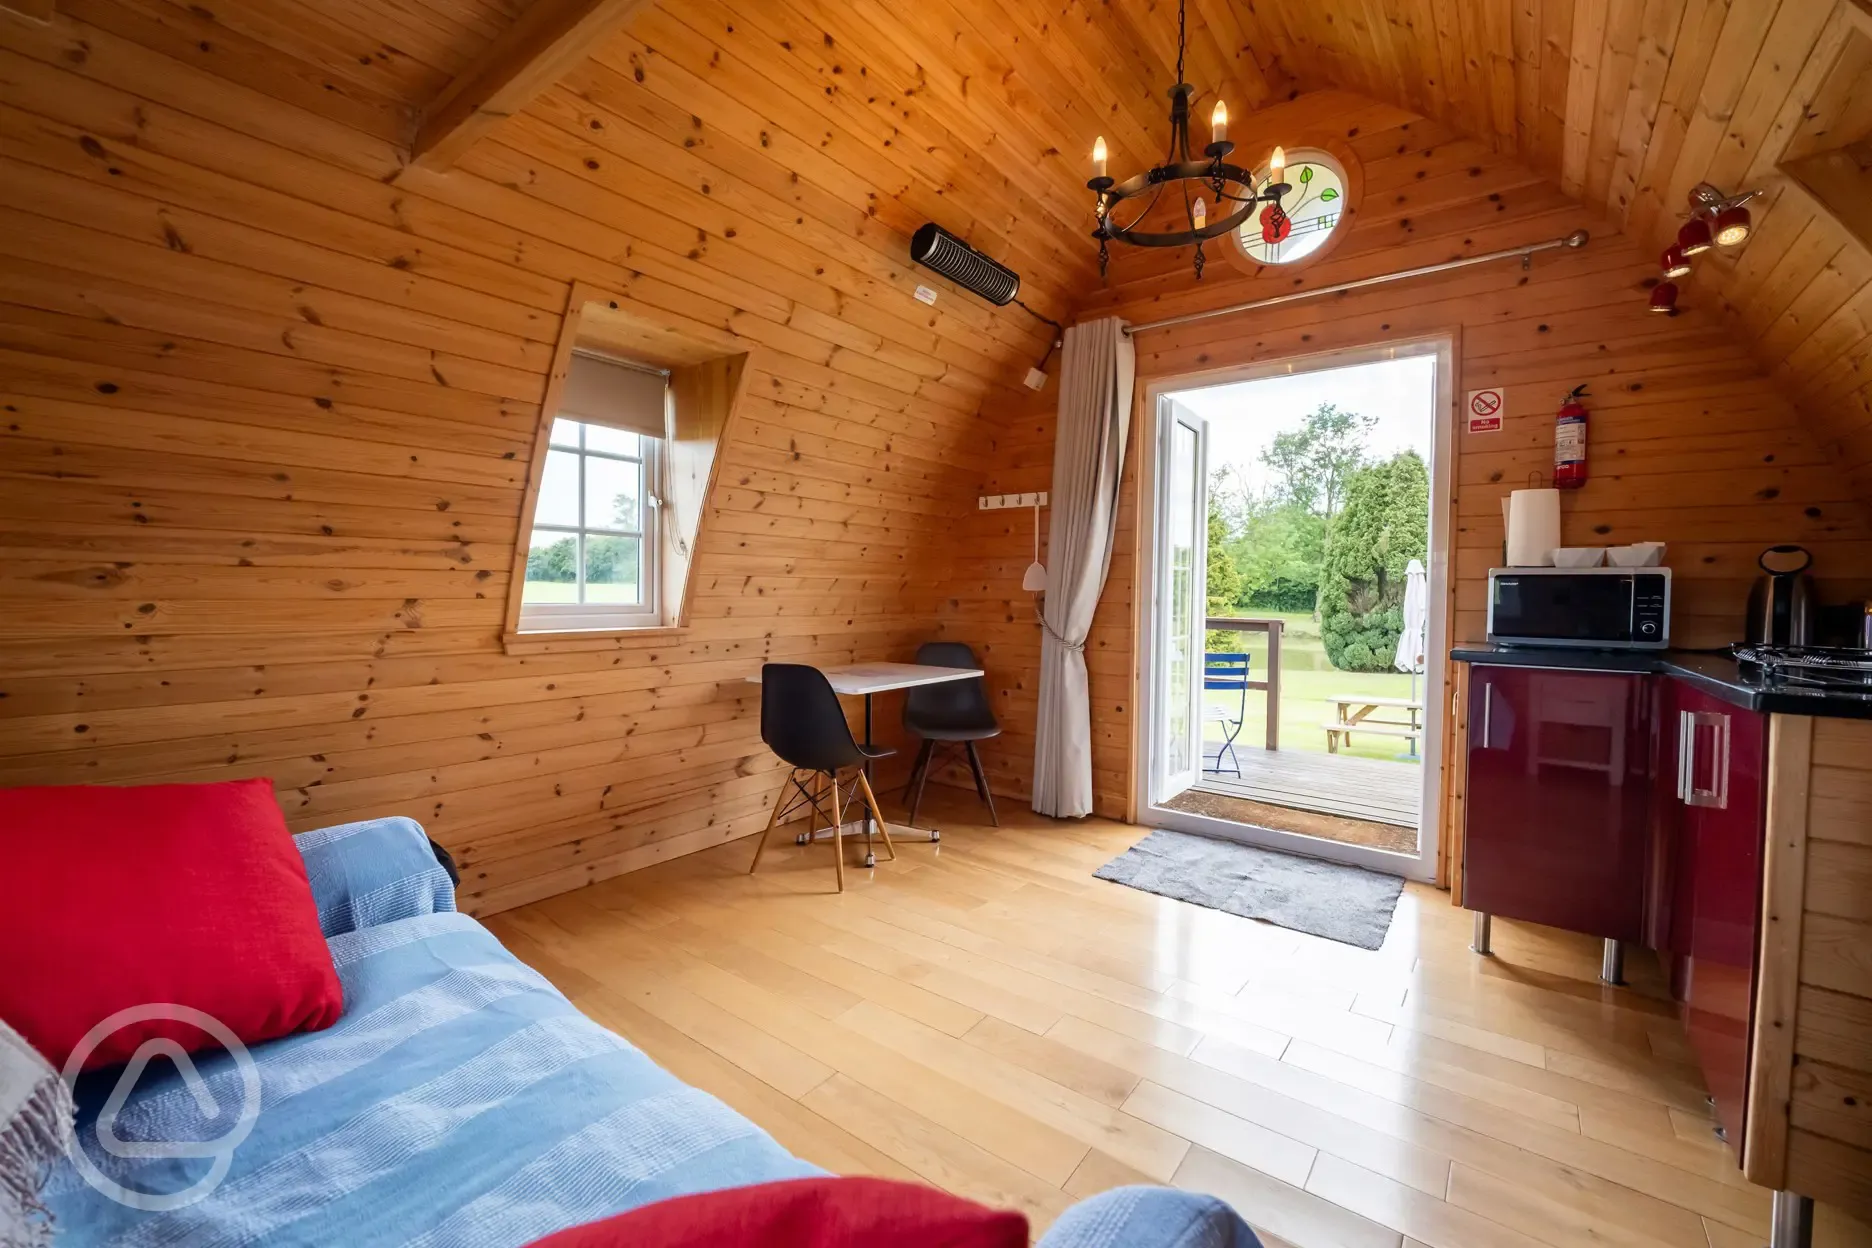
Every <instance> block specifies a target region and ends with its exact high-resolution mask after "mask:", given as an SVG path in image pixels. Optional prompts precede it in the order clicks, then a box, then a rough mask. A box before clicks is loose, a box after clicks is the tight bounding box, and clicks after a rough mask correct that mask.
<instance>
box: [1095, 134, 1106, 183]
mask: <svg viewBox="0 0 1872 1248" xmlns="http://www.w3.org/2000/svg"><path fill="white" fill-rule="evenodd" d="M1092 173H1093V176H1095V177H1100V178H1102V177H1104V176H1105V136H1104V135H1102V134H1101V135H1099V136H1098V138H1097V139H1096V140H1094V142H1093V144H1092Z"/></svg>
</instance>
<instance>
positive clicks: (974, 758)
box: [963, 741, 1001, 828]
mask: <svg viewBox="0 0 1872 1248" xmlns="http://www.w3.org/2000/svg"><path fill="white" fill-rule="evenodd" d="M963 744H964V745H966V746H967V747H968V760H969V770H970V771H972V772H974V773H975V791H976V792H977V793H979V794H981V799H982V801H983V802H984V803H985V804H986V805H987V807H988V822H989V823H992V824H993V825H994V826H995V827H997V828H998V827H1000V826H1001V817H1000V816H999V815H997V814H995V804H994V794H993V793H990V792H989V791H988V773H986V772H984V771H983V770H982V765H981V755H980V754H977V753H976V752H975V743H974V742H973V741H965V742H963Z"/></svg>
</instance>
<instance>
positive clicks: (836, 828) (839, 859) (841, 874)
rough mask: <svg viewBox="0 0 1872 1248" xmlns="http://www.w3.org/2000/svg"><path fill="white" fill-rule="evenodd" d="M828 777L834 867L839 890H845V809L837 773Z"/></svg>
mask: <svg viewBox="0 0 1872 1248" xmlns="http://www.w3.org/2000/svg"><path fill="white" fill-rule="evenodd" d="M826 779H828V780H830V781H831V782H832V867H833V870H834V871H835V872H836V873H837V875H838V891H839V892H841V893H842V892H844V891H845V809H844V807H843V806H842V805H841V804H840V798H839V782H838V776H837V775H836V774H834V775H829V776H827V777H826Z"/></svg>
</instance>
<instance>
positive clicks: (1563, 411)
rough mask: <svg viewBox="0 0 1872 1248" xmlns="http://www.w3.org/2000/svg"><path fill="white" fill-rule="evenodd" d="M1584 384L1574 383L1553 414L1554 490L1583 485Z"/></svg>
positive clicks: (1572, 488) (1584, 478) (1584, 461)
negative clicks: (1555, 414) (1557, 410)
mask: <svg viewBox="0 0 1872 1248" xmlns="http://www.w3.org/2000/svg"><path fill="white" fill-rule="evenodd" d="M1585 397H1586V387H1585V386H1575V387H1573V389H1572V390H1571V391H1570V392H1568V394H1567V396H1566V398H1565V399H1564V400H1562V401H1561V404H1560V414H1559V415H1558V416H1556V417H1554V440H1553V483H1554V488H1555V489H1556V490H1577V489H1579V488H1580V486H1582V485H1585V484H1586V405H1585V404H1583V403H1581V402H1580V400H1581V399H1583V398H1585Z"/></svg>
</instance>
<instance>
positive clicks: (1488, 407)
mask: <svg viewBox="0 0 1872 1248" xmlns="http://www.w3.org/2000/svg"><path fill="white" fill-rule="evenodd" d="M1463 409H1464V414H1465V415H1466V416H1468V418H1469V432H1470V433H1500V432H1501V427H1502V393H1501V391H1499V390H1471V391H1470V392H1469V401H1468V402H1467V403H1465V404H1464V405H1463Z"/></svg>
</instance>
